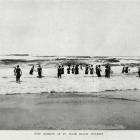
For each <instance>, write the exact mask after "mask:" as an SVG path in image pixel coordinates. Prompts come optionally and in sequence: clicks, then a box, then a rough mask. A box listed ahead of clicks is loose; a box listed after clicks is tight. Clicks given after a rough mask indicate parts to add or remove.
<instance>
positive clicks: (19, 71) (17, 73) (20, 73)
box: [14, 65, 22, 82]
mask: <svg viewBox="0 0 140 140" xmlns="http://www.w3.org/2000/svg"><path fill="white" fill-rule="evenodd" d="M14 72H15V76H16V82H20V77H21V75H22V71H21V69H20V67H19V65H17V67H16V68H15V69H14Z"/></svg>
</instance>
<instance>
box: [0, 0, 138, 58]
mask: <svg viewBox="0 0 140 140" xmlns="http://www.w3.org/2000/svg"><path fill="white" fill-rule="evenodd" d="M139 46H140V2H139V1H137V0H121V1H120V0H0V54H15V53H16V54H17V53H18V54H23V53H24V54H25V53H28V54H40V55H85V56H87V55H90V56H99V55H101V56H107V55H109V56H129V55H130V56H135V55H137V56H140V47H139Z"/></svg>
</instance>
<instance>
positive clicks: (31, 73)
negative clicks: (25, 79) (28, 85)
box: [29, 65, 34, 75]
mask: <svg viewBox="0 0 140 140" xmlns="http://www.w3.org/2000/svg"><path fill="white" fill-rule="evenodd" d="M33 72H34V65H33V66H32V68H31V70H30V72H29V74H30V75H33Z"/></svg>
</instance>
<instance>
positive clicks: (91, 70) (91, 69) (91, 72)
mask: <svg viewBox="0 0 140 140" xmlns="http://www.w3.org/2000/svg"><path fill="white" fill-rule="evenodd" d="M93 72H94V68H93V65H91V67H90V74H91V75H92V74H93Z"/></svg>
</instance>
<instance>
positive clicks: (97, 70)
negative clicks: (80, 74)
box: [96, 65, 102, 77]
mask: <svg viewBox="0 0 140 140" xmlns="http://www.w3.org/2000/svg"><path fill="white" fill-rule="evenodd" d="M101 71H102V70H101V65H98V66H96V74H97V76H98V77H101Z"/></svg>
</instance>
